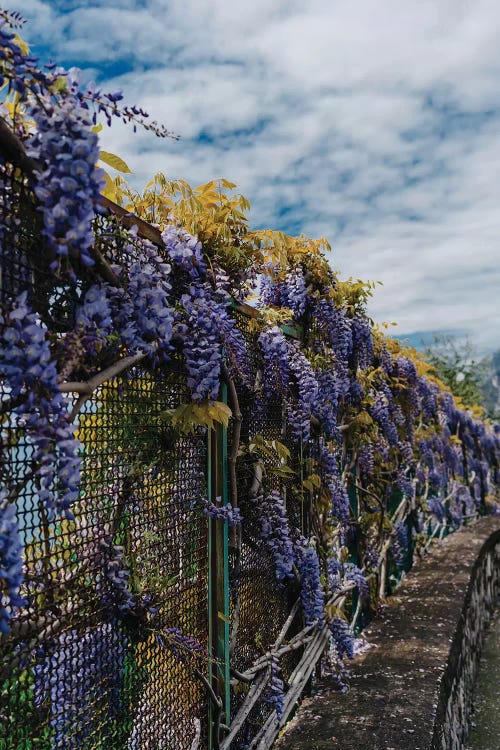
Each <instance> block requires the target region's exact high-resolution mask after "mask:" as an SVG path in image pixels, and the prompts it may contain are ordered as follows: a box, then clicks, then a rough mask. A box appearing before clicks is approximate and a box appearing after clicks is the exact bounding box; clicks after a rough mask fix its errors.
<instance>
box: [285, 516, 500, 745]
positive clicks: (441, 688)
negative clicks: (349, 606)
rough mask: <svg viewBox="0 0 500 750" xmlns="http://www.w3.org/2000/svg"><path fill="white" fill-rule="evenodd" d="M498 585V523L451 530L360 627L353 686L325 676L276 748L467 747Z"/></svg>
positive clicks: (484, 521)
mask: <svg viewBox="0 0 500 750" xmlns="http://www.w3.org/2000/svg"><path fill="white" fill-rule="evenodd" d="M499 587H500V518H498V517H496V518H495V517H488V518H483V519H481V520H479V521H477V522H476V523H474V524H471V525H470V526H468V527H466V528H465V529H462V530H460V531H457V532H456V533H454V534H451V535H450V536H449V537H447V538H446V539H444V540H443V541H442V542H441V543H440V544H438V545H436V547H435V548H434V549H432V550H431V551H430V552H429V553H428V554H427V555H426V556H425V557H424V558H423V559H422V560H420V561H418V562H417V563H416V565H415V566H414V568H413V569H412V571H411V572H410V573H409V574H408V575H407V576H406V578H405V579H404V581H403V582H402V584H401V586H400V587H399V589H398V591H397V594H396V596H395V597H393V598H392V600H391V603H390V606H387V607H386V608H384V610H383V612H382V614H381V616H380V617H379V618H377V620H375V621H374V622H373V623H372V624H371V625H370V626H369V627H368V628H367V629H366V630H365V631H364V637H365V639H366V641H367V642H368V644H369V645H370V648H368V649H367V650H366V651H365V652H364V653H362V654H359V655H358V656H356V657H355V659H354V660H353V662H352V663H351V665H350V668H351V677H350V690H349V692H347V693H345V694H342V693H339V692H338V690H337V686H336V683H335V680H334V679H333V678H331V677H326V678H325V679H323V680H321V681H320V682H319V683H318V685H317V688H316V690H315V692H314V694H313V695H312V697H311V698H307V699H306V700H304V702H303V704H302V706H301V707H300V709H299V711H298V712H297V714H296V716H295V718H294V720H293V721H292V722H291V723H290V726H289V729H288V731H287V732H286V733H285V735H284V736H283V737H282V738H281V739H280V740H279V741H278V743H277V748H279V749H280V750H288V749H290V750H327V749H328V750H444V749H445V748H446V750H455V749H458V748H462V747H463V746H464V742H465V738H466V731H467V719H468V713H469V708H470V702H471V691H472V686H473V681H474V677H475V674H476V671H477V667H478V662H479V655H480V648H481V641H482V636H483V630H484V625H485V622H486V618H487V617H488V613H489V611H490V610H491V607H492V605H493V600H494V598H495V596H497V595H498V593H499Z"/></svg>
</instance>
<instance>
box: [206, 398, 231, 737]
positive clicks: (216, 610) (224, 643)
mask: <svg viewBox="0 0 500 750" xmlns="http://www.w3.org/2000/svg"><path fill="white" fill-rule="evenodd" d="M221 400H222V401H223V402H224V403H226V402H227V389H226V386H225V385H222V386H221ZM208 497H209V500H210V501H211V502H213V503H215V504H218V503H220V504H221V505H226V503H227V501H228V488H227V429H226V427H224V426H223V425H217V427H216V428H215V429H212V430H209V435H208ZM208 564H209V573H208V626H209V627H208V630H209V649H210V656H211V659H212V661H211V663H210V673H209V678H210V681H211V684H212V687H213V689H214V691H215V693H216V694H217V695H218V696H219V697H220V698H221V699H222V705H223V713H224V716H223V723H224V724H229V721H230V706H231V703H230V674H229V623H230V613H229V534H228V526H227V523H223V522H221V521H215V520H213V519H209V528H208ZM214 719H215V717H214V711H213V707H212V706H211V707H210V710H209V722H210V733H209V749H210V750H211V748H214V747H218V738H217V739H216V738H215V736H214V733H215V732H216V731H217V727H216V726H215V723H214Z"/></svg>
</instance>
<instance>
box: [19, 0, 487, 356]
mask: <svg viewBox="0 0 500 750" xmlns="http://www.w3.org/2000/svg"><path fill="white" fill-rule="evenodd" d="M7 6H8V7H10V8H11V9H13V8H17V9H19V10H21V11H22V13H23V15H24V16H25V17H26V18H27V19H28V20H29V25H28V26H27V27H26V29H25V33H24V35H25V37H26V38H27V40H28V41H30V42H31V45H32V50H33V52H34V53H35V54H38V55H39V56H40V57H42V58H43V59H47V58H52V59H54V60H57V62H59V63H61V64H64V65H66V66H69V65H78V66H80V67H81V68H83V69H84V70H85V71H86V76H88V77H90V78H93V79H95V80H98V81H99V82H100V83H102V85H103V87H109V90H114V89H116V88H122V89H123V91H124V93H125V95H126V99H127V101H128V102H130V103H137V104H139V105H141V106H143V107H145V108H146V109H147V110H148V111H149V112H150V113H151V115H152V116H153V117H154V118H155V119H157V120H159V121H161V122H163V123H164V124H165V125H167V127H168V128H169V129H171V130H174V131H175V132H177V133H179V134H180V135H181V136H182V138H181V140H180V141H179V142H174V141H170V140H167V141H161V140H157V139H155V138H154V137H153V136H151V135H148V134H146V133H138V134H136V135H134V134H133V133H132V131H131V130H130V129H125V128H122V127H121V126H120V125H118V126H113V128H112V130H111V131H108V132H106V133H105V134H104V146H105V147H106V148H107V149H109V150H113V151H115V152H117V153H119V154H120V155H121V156H123V157H124V158H125V159H126V160H127V161H128V162H129V164H130V166H131V168H132V169H133V170H134V173H135V175H134V184H135V186H136V187H140V186H141V185H142V184H144V182H145V181H146V180H147V179H149V177H150V176H151V175H152V174H153V173H154V172H155V171H158V170H162V171H163V172H165V173H166V174H167V175H168V176H169V177H172V178H174V177H183V178H185V179H187V180H188V181H189V182H191V183H192V184H200V183H202V182H205V181H207V180H209V179H212V178H216V177H221V176H224V177H226V178H228V179H230V180H232V181H233V182H236V183H237V184H238V186H239V189H240V190H241V192H243V193H244V194H245V195H246V196H247V197H248V198H249V199H250V201H251V203H252V212H251V223H252V226H253V227H272V228H275V229H282V230H284V231H286V232H288V233H290V234H299V233H301V232H305V233H306V234H308V235H311V236H314V237H319V236H326V237H327V238H328V239H329V240H330V242H331V244H332V247H333V250H332V258H331V262H332V265H333V266H334V268H335V269H338V270H339V271H340V273H341V276H342V277H344V278H345V277H348V276H354V277H356V278H364V279H371V280H380V281H382V282H383V286H382V287H380V288H379V290H378V291H377V293H376V296H375V299H374V301H373V302H372V304H371V307H370V312H371V314H372V315H373V317H374V318H375V319H376V320H378V321H397V322H398V328H397V332H398V334H399V335H403V334H404V335H410V334H413V340H418V339H420V338H421V334H422V333H424V332H427V333H428V332H431V331H447V332H455V333H457V334H458V335H464V334H465V333H468V334H469V335H470V336H471V338H472V339H473V340H474V341H475V342H476V344H477V346H478V347H479V349H480V351H482V352H487V351H489V350H492V349H498V348H500V331H499V323H500V320H499V318H500V311H499V308H500V304H499V299H500V263H499V255H500V253H499V245H500V213H499V208H500V200H499V199H500V3H499V2H498V0H418V1H417V0H305V1H304V0H302V1H301V2H298V1H297V0H288V1H285V0H251V1H250V0H232V2H230V0H170V1H169V0H138V1H137V2H133V0H114V1H113V2H110V1H108V0H87V1H86V2H82V1H81V0H73V1H69V0H67V1H64V0H58V1H56V0H54V2H43V1H42V0H20V1H19V2H10V3H8V4H7Z"/></svg>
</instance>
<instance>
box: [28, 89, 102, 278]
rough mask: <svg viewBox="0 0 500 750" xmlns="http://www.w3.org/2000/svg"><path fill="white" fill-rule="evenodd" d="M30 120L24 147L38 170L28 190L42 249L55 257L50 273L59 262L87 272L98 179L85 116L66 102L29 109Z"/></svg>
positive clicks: (93, 145)
mask: <svg viewBox="0 0 500 750" xmlns="http://www.w3.org/2000/svg"><path fill="white" fill-rule="evenodd" d="M31 115H32V117H33V119H34V121H35V125H36V130H34V131H33V134H32V135H31V136H30V138H29V139H28V142H27V144H26V146H27V152H28V154H29V155H30V156H31V157H32V158H34V159H35V160H36V161H37V162H38V163H39V164H40V169H39V171H38V172H37V181H36V185H35V188H34V190H35V195H36V197H37V198H38V200H39V206H40V211H41V212H42V215H43V222H44V229H43V234H44V236H45V238H46V243H47V247H48V248H49V249H50V250H51V251H52V253H53V254H54V256H55V258H54V260H53V261H52V263H51V268H52V269H53V270H57V269H58V268H59V265H60V261H61V259H69V261H70V263H74V262H75V261H78V262H80V263H82V264H83V265H84V266H91V265H93V264H94V260H93V258H92V255H91V252H90V249H91V247H92V245H93V243H94V233H93V231H92V220H93V218H94V207H95V205H96V203H97V201H98V200H99V197H100V191H101V189H102V186H103V177H102V170H100V169H99V168H97V167H96V166H95V164H96V162H97V160H98V159H99V146H98V139H97V135H96V134H95V133H93V132H92V130H91V125H92V123H91V120H90V117H89V113H88V111H86V110H85V109H83V108H82V107H81V106H80V105H79V102H78V100H77V99H75V98H74V97H72V96H68V97H67V98H66V99H65V100H63V101H62V102H60V103H59V104H58V105H57V106H53V105H51V104H50V103H47V102H46V103H44V104H43V105H42V104H34V105H33V106H32V108H31ZM72 274H73V275H74V272H73V271H72Z"/></svg>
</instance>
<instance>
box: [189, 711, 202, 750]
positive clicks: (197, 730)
mask: <svg viewBox="0 0 500 750" xmlns="http://www.w3.org/2000/svg"><path fill="white" fill-rule="evenodd" d="M193 723H194V737H193V741H192V743H191V750H198V748H199V746H200V739H201V721H200V720H199V719H198V718H196V717H195V718H194V719H193Z"/></svg>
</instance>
